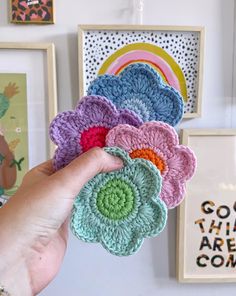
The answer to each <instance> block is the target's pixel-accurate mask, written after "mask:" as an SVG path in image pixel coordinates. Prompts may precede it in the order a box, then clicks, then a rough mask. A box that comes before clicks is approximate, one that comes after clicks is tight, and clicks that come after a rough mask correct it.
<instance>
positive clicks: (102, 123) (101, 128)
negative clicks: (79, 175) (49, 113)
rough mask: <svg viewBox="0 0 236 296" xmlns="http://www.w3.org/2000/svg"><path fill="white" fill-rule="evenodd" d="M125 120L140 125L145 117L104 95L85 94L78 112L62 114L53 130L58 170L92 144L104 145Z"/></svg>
mask: <svg viewBox="0 0 236 296" xmlns="http://www.w3.org/2000/svg"><path fill="white" fill-rule="evenodd" d="M122 123H123V124H124V123H126V124H129V125H132V126H136V127H139V126H140V125H141V124H142V120H141V119H140V118H139V117H138V115H136V114H135V113H134V112H132V111H130V110H126V109H123V110H118V109H117V108H116V107H115V106H114V105H113V103H112V102H111V101H109V100H108V99H106V98H105V97H101V96H87V97H84V98H83V99H82V100H81V101H80V102H79V104H78V105H77V107H76V108H75V111H66V112H62V113H60V114H58V115H57V116H56V117H55V118H54V120H53V121H52V123H51V125H50V129H49V134H50V137H51V140H52V141H53V142H54V143H55V144H56V145H57V146H58V148H57V150H56V153H55V155H54V163H53V164H54V168H55V170H58V169H60V168H62V167H64V166H66V165H67V164H68V163H70V162H71V161H72V160H73V159H74V158H76V157H77V156H79V155H80V154H82V153H83V152H85V151H87V150H89V149H90V148H92V147H104V146H105V138H106V135H107V133H108V132H109V130H110V129H112V128H113V127H115V126H117V125H118V124H122Z"/></svg>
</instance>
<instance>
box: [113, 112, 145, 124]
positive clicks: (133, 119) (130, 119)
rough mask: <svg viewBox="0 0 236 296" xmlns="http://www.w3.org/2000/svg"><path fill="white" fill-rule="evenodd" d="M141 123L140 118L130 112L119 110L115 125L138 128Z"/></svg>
mask: <svg viewBox="0 0 236 296" xmlns="http://www.w3.org/2000/svg"><path fill="white" fill-rule="evenodd" d="M142 123H143V121H142V120H141V119H140V117H139V116H138V115H137V114H136V113H134V112H133V111H131V110H127V109H124V110H120V114H119V117H118V120H117V124H128V125H132V126H136V127H139V126H140V125H141V124H142Z"/></svg>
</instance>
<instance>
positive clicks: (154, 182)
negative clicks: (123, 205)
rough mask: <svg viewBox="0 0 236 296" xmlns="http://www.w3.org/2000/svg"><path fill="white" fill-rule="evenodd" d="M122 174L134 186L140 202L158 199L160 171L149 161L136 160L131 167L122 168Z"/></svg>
mask: <svg viewBox="0 0 236 296" xmlns="http://www.w3.org/2000/svg"><path fill="white" fill-rule="evenodd" d="M124 174H126V175H128V176H129V178H130V179H131V180H132V182H133V183H134V184H135V185H136V188H137V189H138V191H139V193H140V197H141V200H142V201H146V200H149V199H150V198H151V197H154V198H158V195H159V194H160V191H161V185H162V177H161V175H160V171H159V170H158V169H157V168H156V166H155V165H154V164H152V163H151V162H150V161H147V160H145V159H141V158H136V159H134V160H133V164H132V166H130V167H127V168H124Z"/></svg>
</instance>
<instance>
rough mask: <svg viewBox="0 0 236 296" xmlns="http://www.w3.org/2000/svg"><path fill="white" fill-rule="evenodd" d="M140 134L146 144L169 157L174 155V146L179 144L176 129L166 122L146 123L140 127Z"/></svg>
mask: <svg viewBox="0 0 236 296" xmlns="http://www.w3.org/2000/svg"><path fill="white" fill-rule="evenodd" d="M140 133H141V136H142V138H143V141H144V143H145V144H147V145H149V146H150V147H151V148H158V150H161V151H162V152H163V154H164V155H166V156H167V157H168V156H170V155H172V153H173V152H172V150H173V146H175V145H178V144H179V139H178V134H177V133H176V131H175V129H174V128H173V127H172V126H170V125H168V124H166V123H164V122H157V121H153V122H146V123H144V124H143V125H142V126H141V127H140ZM154 150H155V149H154Z"/></svg>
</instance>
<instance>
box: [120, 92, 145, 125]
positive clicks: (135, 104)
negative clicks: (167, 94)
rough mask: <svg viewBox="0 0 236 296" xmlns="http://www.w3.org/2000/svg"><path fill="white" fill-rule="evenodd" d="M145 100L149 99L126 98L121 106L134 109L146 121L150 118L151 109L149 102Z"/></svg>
mask: <svg viewBox="0 0 236 296" xmlns="http://www.w3.org/2000/svg"><path fill="white" fill-rule="evenodd" d="M145 101H147V100H145V98H144V99H143V100H141V99H140V98H130V99H126V100H124V101H123V102H122V104H121V107H122V108H126V109H130V110H132V111H134V112H135V113H136V114H138V115H139V117H141V118H142V120H143V121H144V122H145V121H148V120H149V119H150V110H149V108H148V104H146V103H144V102H145Z"/></svg>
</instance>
